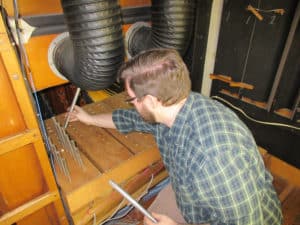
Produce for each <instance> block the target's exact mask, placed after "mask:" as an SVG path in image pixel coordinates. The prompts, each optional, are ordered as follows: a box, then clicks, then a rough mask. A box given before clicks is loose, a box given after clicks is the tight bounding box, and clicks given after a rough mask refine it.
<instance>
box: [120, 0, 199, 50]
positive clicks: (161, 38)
mask: <svg viewBox="0 0 300 225" xmlns="http://www.w3.org/2000/svg"><path fill="white" fill-rule="evenodd" d="M194 17H195V1H194V0H152V6H151V22H152V27H150V26H147V25H144V26H143V25H141V23H139V24H136V26H135V25H133V26H132V28H131V29H130V30H129V32H128V33H127V34H126V35H127V37H126V40H127V46H128V53H129V55H131V56H134V55H136V54H137V53H139V52H140V51H143V50H146V49H150V48H156V47H162V48H173V49H176V50H177V51H179V53H180V54H181V55H182V56H183V55H184V54H185V53H186V51H187V49H188V47H189V45H190V41H191V38H192V35H193V27H194ZM140 40H143V41H140Z"/></svg>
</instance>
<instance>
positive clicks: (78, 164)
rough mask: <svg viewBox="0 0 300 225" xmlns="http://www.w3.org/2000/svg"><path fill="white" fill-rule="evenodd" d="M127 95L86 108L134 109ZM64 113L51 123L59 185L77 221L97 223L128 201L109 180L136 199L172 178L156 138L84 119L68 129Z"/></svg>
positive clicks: (98, 110) (94, 110)
mask: <svg viewBox="0 0 300 225" xmlns="http://www.w3.org/2000/svg"><path fill="white" fill-rule="evenodd" d="M124 99H125V96H124V94H123V93H121V94H117V95H114V96H112V97H109V98H107V99H105V100H103V101H101V102H96V103H92V104H89V105H86V106H84V107H83V108H84V109H85V110H86V111H87V112H89V113H91V114H98V113H107V112H112V111H113V110H114V109H116V108H128V107H130V106H129V105H128V104H126V103H125V101H124ZM64 122H65V117H64V115H62V114H61V115H58V116H56V117H55V118H51V119H48V120H47V121H46V128H47V133H48V136H49V139H48V140H49V145H50V146H51V151H52V155H53V161H54V163H55V173H56V175H57V180H58V185H59V187H60V188H61V191H62V195H63V198H64V200H65V202H66V204H67V207H68V210H69V212H70V215H71V217H72V220H73V222H74V224H92V221H94V220H96V221H97V224H98V223H99V222H101V221H103V220H105V219H107V218H108V217H110V215H111V214H112V213H113V212H115V210H116V207H118V208H120V207H122V206H125V205H126V202H122V199H123V198H122V196H121V195H120V194H119V193H117V192H115V191H113V190H112V188H111V187H110V185H109V183H108V181H109V180H110V179H112V180H114V181H115V182H116V183H118V184H120V185H121V186H122V187H123V188H124V189H125V190H127V191H128V192H129V193H131V194H132V195H133V196H134V197H139V196H141V195H142V193H144V192H145V191H146V189H147V188H149V187H151V186H153V185H155V184H157V183H158V182H160V181H161V180H163V179H164V178H166V177H167V172H166V171H165V170H164V167H163V164H162V162H161V158H160V154H159V151H158V149H157V146H156V143H155V141H154V138H153V137H152V135H150V134H142V133H139V132H133V133H130V134H127V135H124V134H121V133H119V132H118V131H117V130H114V129H102V128H99V127H95V126H88V125H85V124H83V123H81V122H71V123H69V125H68V127H67V128H66V130H64V129H63V128H62V127H63V125H64Z"/></svg>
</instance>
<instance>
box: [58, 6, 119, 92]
mask: <svg viewBox="0 0 300 225" xmlns="http://www.w3.org/2000/svg"><path fill="white" fill-rule="evenodd" d="M61 5H62V8H63V11H64V16H65V21H66V23H67V27H68V30H69V35H70V39H66V40H65V41H64V43H61V44H60V46H61V49H60V50H59V51H58V53H57V54H56V59H55V61H56V66H57V67H58V70H59V71H60V72H61V73H62V74H64V76H66V78H68V80H70V81H71V82H72V83H74V84H75V85H77V86H78V87H80V88H81V89H84V90H100V89H104V88H107V87H109V86H110V85H111V84H112V83H113V82H114V81H115V78H116V75H117V71H118V69H119V67H120V66H121V64H122V63H123V60H124V46H123V36H122V19H121V12H120V6H119V5H118V1H117V0H61ZM70 48H72V49H71V50H70Z"/></svg>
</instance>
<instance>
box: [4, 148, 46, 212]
mask: <svg viewBox="0 0 300 225" xmlns="http://www.w3.org/2000/svg"><path fill="white" fill-rule="evenodd" d="M0 165H1V170H0V190H1V193H2V198H3V200H4V201H3V202H5V204H6V207H7V209H8V210H10V209H14V208H16V207H18V206H20V205H21V204H23V203H25V202H27V201H28V200H30V199H32V198H33V197H36V196H38V195H40V194H42V193H44V192H46V191H47V188H46V186H45V180H44V179H43V177H42V173H41V167H40V164H39V161H38V158H37V155H36V154H35V151H34V148H33V146H32V145H26V146H24V147H22V148H20V149H16V150H15V151H12V152H9V153H6V154H3V155H1V157H0ZM4 168H5V169H4ZM16 193H18V194H16Z"/></svg>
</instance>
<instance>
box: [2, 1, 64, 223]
mask: <svg viewBox="0 0 300 225" xmlns="http://www.w3.org/2000/svg"><path fill="white" fill-rule="evenodd" d="M43 3H44V2H43ZM0 33H1V37H0V50H1V52H0V55H1V60H2V61H3V63H1V65H0V67H1V71H5V73H2V74H1V75H2V76H5V77H6V78H7V79H8V80H9V82H10V84H11V85H10V87H9V88H8V91H10V92H11V93H13V94H14V96H15V102H16V105H17V106H18V108H19V110H17V109H16V108H11V109H10V110H9V111H8V112H7V114H8V115H12V114H14V113H17V114H18V113H20V116H21V117H22V120H24V124H23V127H24V128H25V129H24V132H23V131H22V132H20V131H18V132H14V133H13V134H11V135H10V136H6V137H3V138H1V142H0V147H1V148H2V149H0V152H1V155H0V165H1V170H0V190H1V194H0V214H1V215H0V224H9V225H10V224H12V223H16V222H18V221H19V220H21V219H22V218H24V217H26V216H29V215H30V214H34V213H35V212H37V211H38V210H40V209H42V208H46V207H47V206H48V205H49V204H51V203H52V205H53V207H55V213H56V214H57V218H58V220H57V221H58V222H59V224H67V223H66V220H65V215H64V209H63V207H62V204H61V201H60V199H59V197H60V196H59V194H58V191H57V186H56V183H55V180H54V177H53V174H52V170H51V166H50V163H49V158H48V155H47V152H46V149H45V145H44V142H43V140H42V136H41V133H40V131H39V124H38V121H37V118H36V112H35V110H34V107H33V104H34V102H33V101H32V100H33V99H32V93H31V92H30V88H29V87H28V86H27V83H26V80H27V79H24V77H23V74H22V73H21V70H20V64H19V60H18V57H17V55H16V51H15V49H14V48H13V46H12V45H11V43H10V42H9V41H8V38H7V34H6V29H5V27H4V24H3V21H2V19H1V20H0ZM3 36H6V38H3ZM2 38H3V39H2ZM2 76H1V77H2ZM1 91H2V90H1ZM2 94H3V95H2V98H7V95H6V94H7V92H2ZM8 96H9V95H8ZM7 103H8V104H7V107H8V106H9V104H10V102H7ZM5 119H6V117H5V116H3V117H2V115H1V117H0V121H1V123H2V122H6V121H5ZM1 129H6V127H1ZM21 146H22V147H21ZM4 148H7V149H4ZM47 214H48V216H47V217H46V216H45V217H39V218H40V219H39V220H37V221H36V222H34V223H31V224H47V223H48V222H50V223H51V220H52V218H49V216H52V213H50V212H49V213H47ZM53 218H54V217H53Z"/></svg>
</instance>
